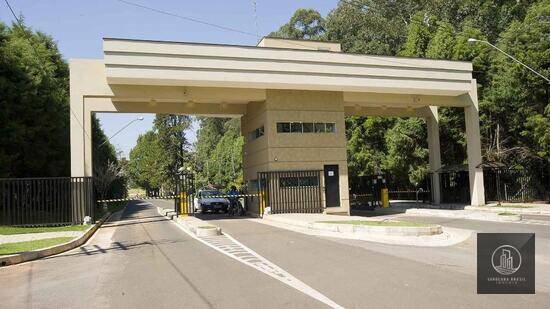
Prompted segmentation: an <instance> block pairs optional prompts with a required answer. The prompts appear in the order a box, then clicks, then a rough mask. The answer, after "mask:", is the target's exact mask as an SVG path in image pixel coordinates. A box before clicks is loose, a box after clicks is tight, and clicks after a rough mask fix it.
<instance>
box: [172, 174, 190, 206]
mask: <svg viewBox="0 0 550 309" xmlns="http://www.w3.org/2000/svg"><path fill="white" fill-rule="evenodd" d="M194 195H195V175H194V174H191V173H182V174H177V175H176V190H175V198H174V211H175V212H176V213H177V214H178V215H189V214H193V213H194V212H195V207H194V206H193V197H194Z"/></svg>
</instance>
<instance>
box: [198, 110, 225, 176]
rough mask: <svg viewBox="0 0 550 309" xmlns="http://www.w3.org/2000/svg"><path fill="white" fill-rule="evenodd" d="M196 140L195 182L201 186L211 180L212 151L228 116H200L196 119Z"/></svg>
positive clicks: (221, 135)
mask: <svg viewBox="0 0 550 309" xmlns="http://www.w3.org/2000/svg"><path fill="white" fill-rule="evenodd" d="M198 121H199V129H198V131H197V142H196V144H195V170H196V171H197V179H196V181H197V183H198V184H199V185H201V186H204V185H207V184H209V183H210V182H212V177H213V175H214V174H215V173H216V172H215V168H214V167H215V166H214V165H215V162H214V161H213V160H212V153H213V152H214V149H216V146H217V145H218V143H219V141H220V140H221V139H222V137H223V135H224V132H225V129H224V128H225V123H226V122H227V121H229V119H228V118H213V117H202V118H199V119H198Z"/></svg>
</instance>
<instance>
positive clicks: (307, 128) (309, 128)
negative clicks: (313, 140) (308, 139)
mask: <svg viewBox="0 0 550 309" xmlns="http://www.w3.org/2000/svg"><path fill="white" fill-rule="evenodd" d="M302 128H303V130H304V133H311V132H313V123H311V122H304V123H303V124H302Z"/></svg>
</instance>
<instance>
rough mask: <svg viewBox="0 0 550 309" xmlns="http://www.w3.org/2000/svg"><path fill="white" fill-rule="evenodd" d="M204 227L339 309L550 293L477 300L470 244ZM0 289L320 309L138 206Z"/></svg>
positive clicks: (541, 304) (15, 294) (547, 298)
mask: <svg viewBox="0 0 550 309" xmlns="http://www.w3.org/2000/svg"><path fill="white" fill-rule="evenodd" d="M154 203H156V204H159V205H166V204H162V203H164V202H163V201H154ZM205 218H208V219H212V220H213V221H212V222H211V223H213V224H216V225H219V226H221V227H222V228H223V230H224V231H225V232H227V233H228V234H230V235H231V236H233V237H235V238H236V239H237V240H239V241H240V242H241V243H243V244H244V245H246V246H248V247H249V248H251V249H252V250H254V251H256V252H257V253H259V254H261V255H262V256H263V257H265V258H266V259H268V260H269V261H271V262H273V263H275V264H277V265H278V266H280V267H282V268H283V269H284V270H286V271H287V272H289V273H290V274H292V275H294V276H295V277H297V278H298V279H300V280H302V281H303V282H304V283H306V284H308V285H310V286H311V287H313V288H315V289H316V290H318V291H319V292H321V293H323V294H324V295H326V296H327V297H329V298H330V299H332V300H333V301H335V302H336V303H338V304H340V305H342V306H344V307H346V308H519V307H528V308H547V305H548V304H549V303H550V295H549V294H548V291H537V294H536V295H477V294H476V292H475V290H476V279H475V273H472V271H471V269H470V268H471V263H472V261H473V263H474V264H473V265H475V256H474V255H472V252H471V246H472V244H471V243H468V242H465V243H462V244H460V245H458V246H453V247H448V248H411V247H404V246H390V245H381V244H374V243H369V242H362V241H352V240H341V239H329V238H322V237H315V236H308V235H304V234H300V233H295V232H291V231H287V230H282V229H278V228H275V227H271V226H267V225H264V224H260V223H256V222H253V221H252V220H247V219H228V218H226V217H223V216H218V215H207V216H205ZM419 220H420V219H419ZM495 228H497V227H495ZM545 228H548V227H545ZM537 240H538V239H537ZM422 257H424V258H422ZM451 257H452V258H451ZM453 259H454V260H453ZM538 271H539V270H538V269H537V276H538V275H539V273H538ZM0 286H1V287H2V288H1V289H0V300H1V302H0V307H1V308H52V307H56V308H71V307H72V308H82V307H93V308H98V307H110V308H115V307H116V308H130V307H132V308H152V307H154V308H161V307H162V308H174V307H184V308H208V307H212V308H319V307H323V305H322V304H321V303H319V302H317V301H316V300H314V299H312V298H310V297H308V296H306V295H305V294H302V293H301V292H299V291H297V290H294V289H293V288H291V287H288V286H286V285H284V284H283V283H281V282H279V281H277V280H275V279H273V278H270V277H268V276H267V275H265V274H263V273H260V272H259V271H256V270H254V269H252V268H250V267H248V266H246V265H244V264H241V263H239V262H238V261H235V260H232V259H230V258H228V257H226V256H224V255H222V254H221V253H219V252H217V251H215V250H213V249H211V248H209V247H207V246H205V245H203V244H201V243H200V242H198V241H196V240H194V239H192V238H190V237H189V236H187V235H186V234H184V233H183V232H182V231H181V230H179V229H178V228H177V227H176V226H175V225H174V224H173V223H172V222H170V221H167V220H165V219H164V218H163V217H160V216H158V215H157V213H156V211H155V210H154V208H153V207H151V204H148V203H144V202H140V203H133V204H132V205H131V206H130V207H129V208H127V210H126V211H125V212H124V213H123V215H122V217H121V218H120V219H117V220H114V221H113V222H111V223H108V224H106V225H104V227H102V228H101V229H100V230H99V231H98V233H96V235H95V236H94V238H93V239H92V240H91V241H90V242H89V243H88V244H87V245H86V246H85V247H82V248H80V249H77V250H73V251H71V252H68V253H66V254H64V255H60V256H55V257H51V258H48V259H44V260H39V261H35V262H30V263H26V264H22V265H17V266H13V267H5V268H0Z"/></svg>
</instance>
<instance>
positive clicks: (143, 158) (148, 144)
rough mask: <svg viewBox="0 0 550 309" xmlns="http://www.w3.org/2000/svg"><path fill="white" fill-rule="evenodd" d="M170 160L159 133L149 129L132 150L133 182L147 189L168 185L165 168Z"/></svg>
mask: <svg viewBox="0 0 550 309" xmlns="http://www.w3.org/2000/svg"><path fill="white" fill-rule="evenodd" d="M168 161H169V158H168V156H167V155H166V152H165V151H164V150H163V148H162V147H161V145H160V140H159V137H158V134H157V133H155V132H154V131H147V132H146V133H145V134H143V135H140V136H139V137H138V140H137V143H136V146H134V148H132V150H131V151H130V162H129V164H128V173H129V176H130V179H131V181H132V183H133V184H135V185H137V186H139V187H141V188H144V189H146V190H157V189H160V188H161V187H162V186H163V185H167V184H166V177H165V174H164V168H165V167H166V166H167V165H168Z"/></svg>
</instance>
